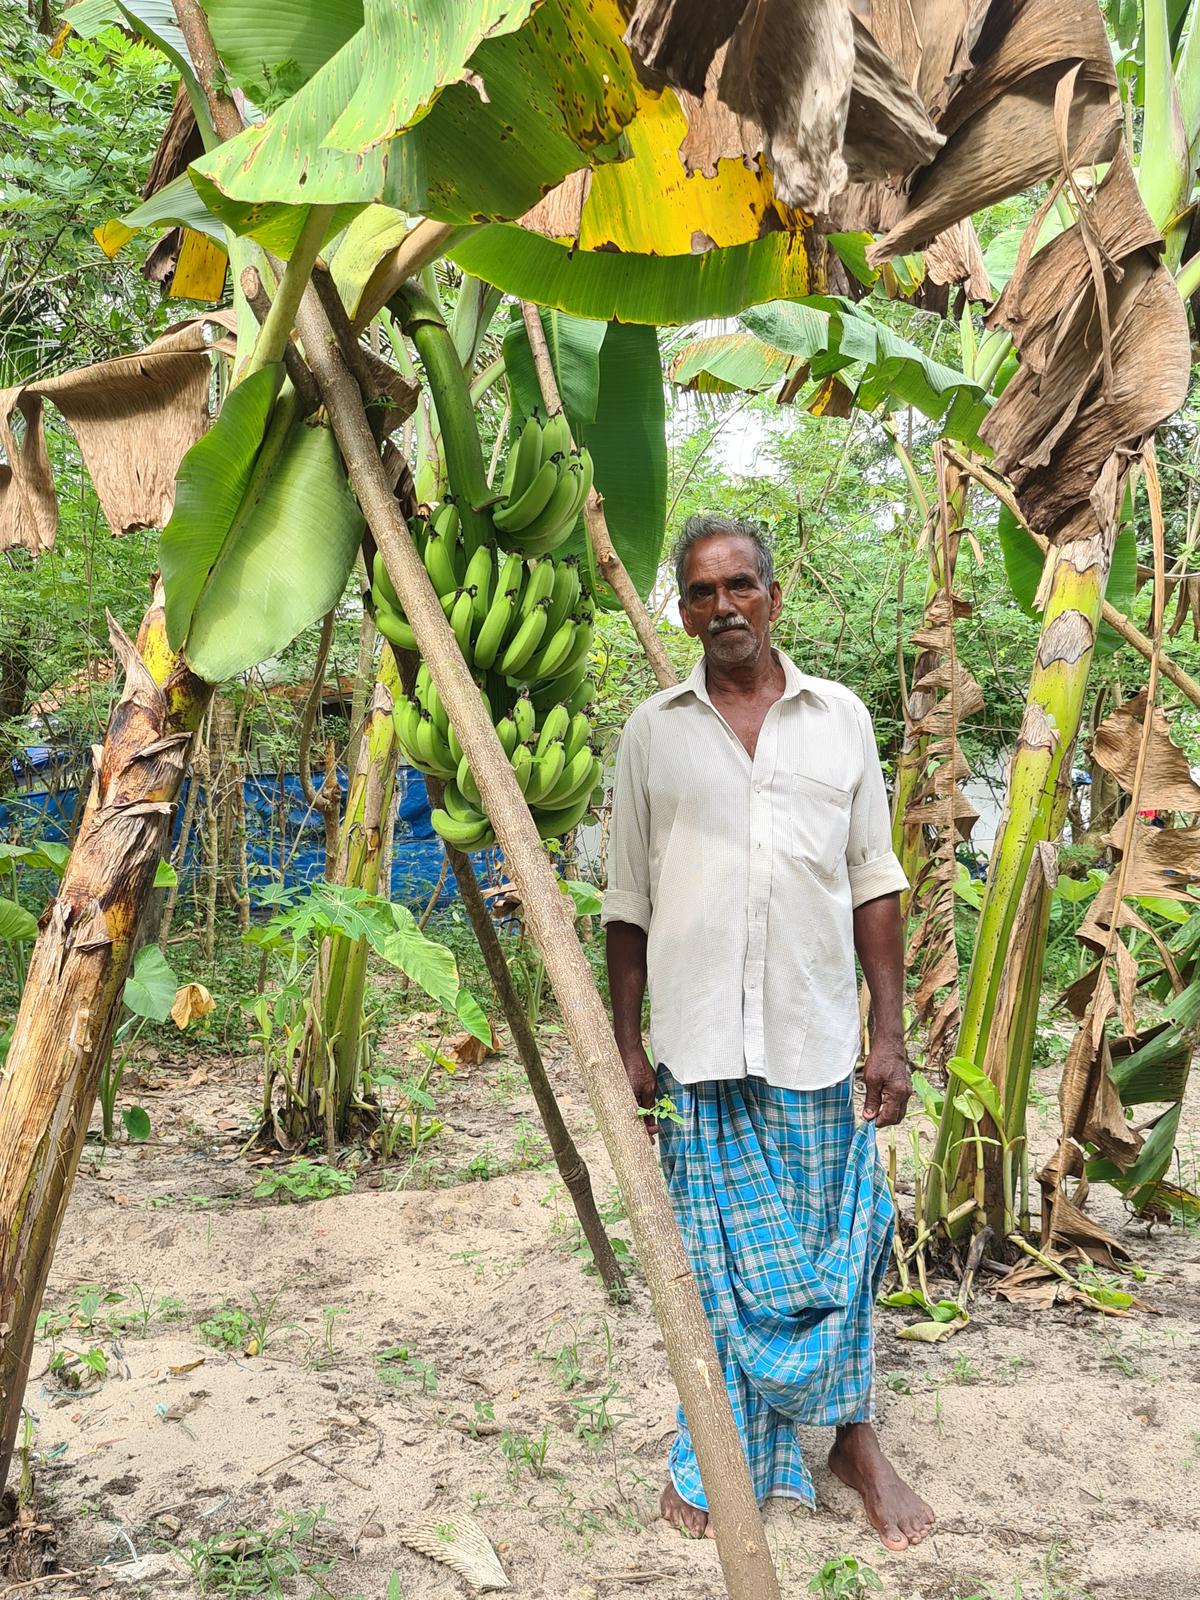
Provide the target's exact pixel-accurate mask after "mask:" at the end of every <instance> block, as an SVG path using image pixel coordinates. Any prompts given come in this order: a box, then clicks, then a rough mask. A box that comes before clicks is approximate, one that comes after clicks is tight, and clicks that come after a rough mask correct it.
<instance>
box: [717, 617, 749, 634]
mask: <svg viewBox="0 0 1200 1600" xmlns="http://www.w3.org/2000/svg"><path fill="white" fill-rule="evenodd" d="M749 626H750V624H749V623H748V622H747V621H746V619H745V618H744V617H732V618H731V619H730V620H729V621H728V622H710V623H709V625H708V631H709V633H730V632H731V631H732V630H733V629H734V628H748V627H749Z"/></svg>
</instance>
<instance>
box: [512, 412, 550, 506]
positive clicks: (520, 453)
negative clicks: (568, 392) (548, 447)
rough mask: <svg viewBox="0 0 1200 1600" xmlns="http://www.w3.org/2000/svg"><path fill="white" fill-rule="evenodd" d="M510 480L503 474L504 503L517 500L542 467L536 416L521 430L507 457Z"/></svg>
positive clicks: (540, 436) (539, 429)
mask: <svg viewBox="0 0 1200 1600" xmlns="http://www.w3.org/2000/svg"><path fill="white" fill-rule="evenodd" d="M509 461H510V466H511V469H512V476H511V479H510V478H509V475H508V474H507V473H506V474H505V489H504V499H505V503H506V504H508V503H511V502H512V501H515V500H519V499H520V498H521V496H522V495H523V494H524V493H525V491H526V489H528V488H529V485H530V484H531V483H532V482H533V480H534V479H535V478H536V477H537V475H538V470H539V468H540V467H541V465H542V425H541V423H540V422H539V421H538V420H537V418H536V416H534V417H530V418H529V420H528V422H526V424H525V426H524V427H523V428H522V429H521V436H520V438H519V439H518V440H517V442H516V444H515V445H514V446H513V448H512V452H511V455H510V457H509Z"/></svg>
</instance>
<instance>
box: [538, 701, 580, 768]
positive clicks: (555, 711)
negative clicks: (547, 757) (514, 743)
mask: <svg viewBox="0 0 1200 1600" xmlns="http://www.w3.org/2000/svg"><path fill="white" fill-rule="evenodd" d="M570 726H571V718H570V716H569V715H568V713H567V709H566V707H565V706H561V705H558V706H552V707H551V709H550V710H549V711H548V712H547V713H546V716H545V718H544V720H543V722H542V726H541V728H540V730H539V732H538V741H537V744H536V745H535V746H534V754H535V755H539V756H540V755H544V754H545V752H546V750H547V749H548V748H549V746H550V745H552V744H553V743H554V741H555V740H556V739H565V738H566V735H567V730H568V728H569V727H570Z"/></svg>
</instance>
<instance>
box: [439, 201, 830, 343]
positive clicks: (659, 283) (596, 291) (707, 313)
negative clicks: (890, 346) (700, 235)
mask: <svg viewBox="0 0 1200 1600" xmlns="http://www.w3.org/2000/svg"><path fill="white" fill-rule="evenodd" d="M653 203H654V202H653V199H652V198H648V199H647V201H646V204H647V205H649V206H653ZM448 254H449V257H450V259H451V260H452V261H453V262H454V263H455V264H456V265H457V266H459V267H461V268H462V269H463V271H464V272H470V273H472V274H473V275H474V276H475V277H477V278H483V279H484V280H485V281H486V282H488V283H494V284H495V285H496V287H497V288H499V289H503V290H504V292H505V293H506V294H512V295H516V296H518V297H519V298H520V299H522V300H534V301H536V302H537V303H538V304H539V305H543V306H557V307H558V309H559V310H560V311H569V312H571V313H572V314H573V315H575V316H578V317H590V318H593V319H594V320H597V321H600V322H611V321H614V320H619V321H621V322H625V323H628V322H636V323H644V324H647V325H651V326H655V327H667V326H671V325H676V324H680V323H687V322H699V321H702V320H703V319H704V318H706V317H734V316H737V314H738V312H740V311H741V310H743V309H744V308H745V307H746V306H751V305H757V304H759V303H760V302H762V301H764V300H777V299H779V298H781V297H784V296H789V295H802V294H806V293H807V292H808V290H809V288H810V286H811V285H810V281H809V260H808V256H807V254H806V252H805V249H804V241H803V238H802V237H801V236H800V235H799V234H794V233H782V232H780V233H768V234H765V235H764V236H763V237H762V238H761V239H755V240H754V241H753V242H752V243H749V244H736V245H727V246H726V247H725V248H724V249H720V250H704V251H700V252H699V253H697V254H693V255H675V256H652V255H642V254H635V253H624V252H621V251H616V250H573V249H571V248H570V247H569V246H568V245H565V244H559V243H558V242H557V241H555V240H553V239H544V238H542V237H541V235H540V234H536V233H531V232H529V231H528V230H527V229H525V228H518V227H515V226H512V225H509V224H505V223H494V224H492V225H490V226H488V227H483V228H478V229H476V230H475V231H474V232H473V233H470V234H468V235H466V236H465V237H464V238H463V239H461V240H460V241H459V242H458V243H456V244H453V245H451V247H450V249H449V251H448Z"/></svg>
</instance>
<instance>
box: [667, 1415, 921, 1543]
mask: <svg viewBox="0 0 1200 1600" xmlns="http://www.w3.org/2000/svg"><path fill="white" fill-rule="evenodd" d="M829 1470H830V1471H831V1472H832V1473H833V1475H834V1476H835V1477H836V1478H840V1479H841V1481H842V1482H843V1483H844V1484H845V1485H846V1486H847V1488H849V1489H854V1490H856V1491H857V1492H858V1493H859V1494H860V1495H862V1501H863V1505H864V1506H865V1507H866V1511H867V1518H868V1520H869V1521H870V1524H871V1526H872V1527H873V1528H874V1529H875V1531H876V1533H878V1535H879V1537H880V1538H881V1539H882V1540H883V1542H884V1545H885V1546H886V1547H887V1549H889V1550H906V1549H907V1548H908V1546H909V1545H910V1544H920V1542H921V1540H922V1539H924V1537H925V1536H926V1534H928V1533H930V1532H932V1530H933V1524H934V1520H935V1519H934V1513H933V1508H932V1506H927V1505H926V1504H925V1502H924V1500H922V1499H921V1497H920V1495H919V1494H917V1492H916V1491H915V1490H914V1489H910V1488H909V1486H908V1484H906V1483H905V1481H904V1479H903V1478H902V1477H901V1476H900V1474H899V1473H898V1472H897V1471H896V1469H895V1467H893V1466H892V1464H891V1462H890V1461H889V1460H888V1459H887V1457H886V1456H885V1455H884V1453H883V1451H882V1450H881V1449H880V1448H879V1440H878V1439H877V1438H876V1437H875V1430H874V1428H873V1427H872V1426H871V1424H870V1423H869V1422H852V1423H850V1424H849V1425H848V1426H847V1427H844V1428H839V1429H838V1431H837V1442H836V1443H835V1444H834V1447H833V1449H832V1450H831V1451H830V1452H829ZM663 1515H664V1516H665V1515H666V1512H665V1511H664V1512H663Z"/></svg>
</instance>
